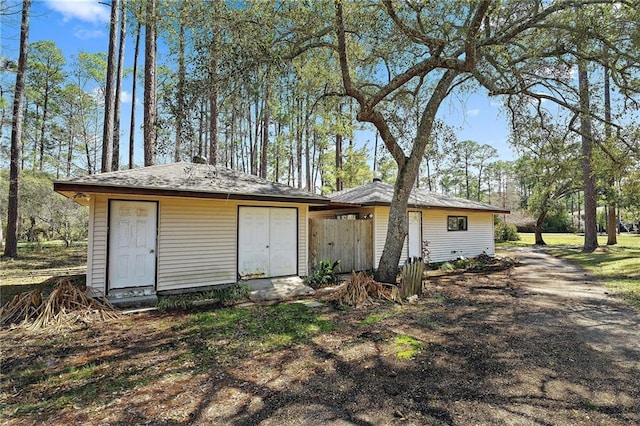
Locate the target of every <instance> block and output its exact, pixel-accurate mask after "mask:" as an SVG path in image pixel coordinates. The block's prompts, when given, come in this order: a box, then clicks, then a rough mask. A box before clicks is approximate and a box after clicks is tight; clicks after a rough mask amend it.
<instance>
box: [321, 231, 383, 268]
mask: <svg viewBox="0 0 640 426" xmlns="http://www.w3.org/2000/svg"><path fill="white" fill-rule="evenodd" d="M322 260H329V261H331V262H334V261H336V260H340V271H341V272H351V271H364V270H369V269H372V268H373V221H371V220H356V219H310V220H309V270H313V269H314V268H315V266H316V265H317V264H318V262H320V261H322Z"/></svg>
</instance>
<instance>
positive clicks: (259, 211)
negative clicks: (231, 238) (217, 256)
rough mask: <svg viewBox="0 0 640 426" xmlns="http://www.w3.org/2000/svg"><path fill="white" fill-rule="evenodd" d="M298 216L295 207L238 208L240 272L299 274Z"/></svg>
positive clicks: (248, 274) (248, 275)
mask: <svg viewBox="0 0 640 426" xmlns="http://www.w3.org/2000/svg"><path fill="white" fill-rule="evenodd" d="M296 219H297V211H296V209H293V208H270V207H240V208H239V212H238V273H239V274H240V276H241V277H242V278H267V277H276V276H282V275H295V274H296V272H297V257H298V253H297V226H296Z"/></svg>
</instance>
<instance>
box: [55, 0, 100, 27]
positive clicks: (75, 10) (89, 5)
mask: <svg viewBox="0 0 640 426" xmlns="http://www.w3.org/2000/svg"><path fill="white" fill-rule="evenodd" d="M45 2H46V4H47V5H48V6H49V7H50V8H51V9H52V10H55V11H56V12H59V13H60V14H62V16H63V17H64V20H65V22H66V21H70V20H71V19H78V20H80V21H85V22H91V23H93V24H103V23H108V22H109V20H110V10H109V6H106V5H104V4H100V3H99V2H98V0H45Z"/></svg>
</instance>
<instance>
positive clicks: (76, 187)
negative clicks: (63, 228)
mask: <svg viewBox="0 0 640 426" xmlns="http://www.w3.org/2000/svg"><path fill="white" fill-rule="evenodd" d="M53 190H54V191H56V192H58V193H60V194H62V195H65V196H67V197H68V194H66V193H88V194H94V193H101V194H104V193H108V194H126V195H151V196H166V197H187V198H206V199H217V200H254V201H275V202H288V203H300V204H310V205H326V204H329V203H330V202H331V200H329V199H326V198H320V197H318V198H315V197H309V198H305V197H293V196H282V195H264V194H238V193H232V192H204V191H189V190H173V189H163V188H135V187H126V186H116V185H96V184H85V183H78V182H65V181H55V182H53ZM69 198H75V197H69Z"/></svg>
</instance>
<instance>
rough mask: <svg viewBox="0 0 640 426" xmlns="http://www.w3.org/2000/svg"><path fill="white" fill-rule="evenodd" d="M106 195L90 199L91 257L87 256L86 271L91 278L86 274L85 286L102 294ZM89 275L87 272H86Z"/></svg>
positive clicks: (105, 265)
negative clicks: (91, 224)
mask: <svg viewBox="0 0 640 426" xmlns="http://www.w3.org/2000/svg"><path fill="white" fill-rule="evenodd" d="M107 204H108V203H107V197H105V196H97V197H96V199H95V202H93V201H92V205H91V208H92V209H93V214H91V212H90V217H92V218H93V226H92V227H90V229H89V232H91V241H89V242H90V243H91V248H90V253H91V258H90V259H89V258H87V262H90V263H87V271H89V270H90V271H91V272H90V275H91V280H90V281H89V276H87V286H89V287H91V288H92V289H93V290H94V291H95V292H98V293H100V294H104V293H105V292H106V285H105V283H106V277H107ZM87 274H88V275H89V273H87Z"/></svg>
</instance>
